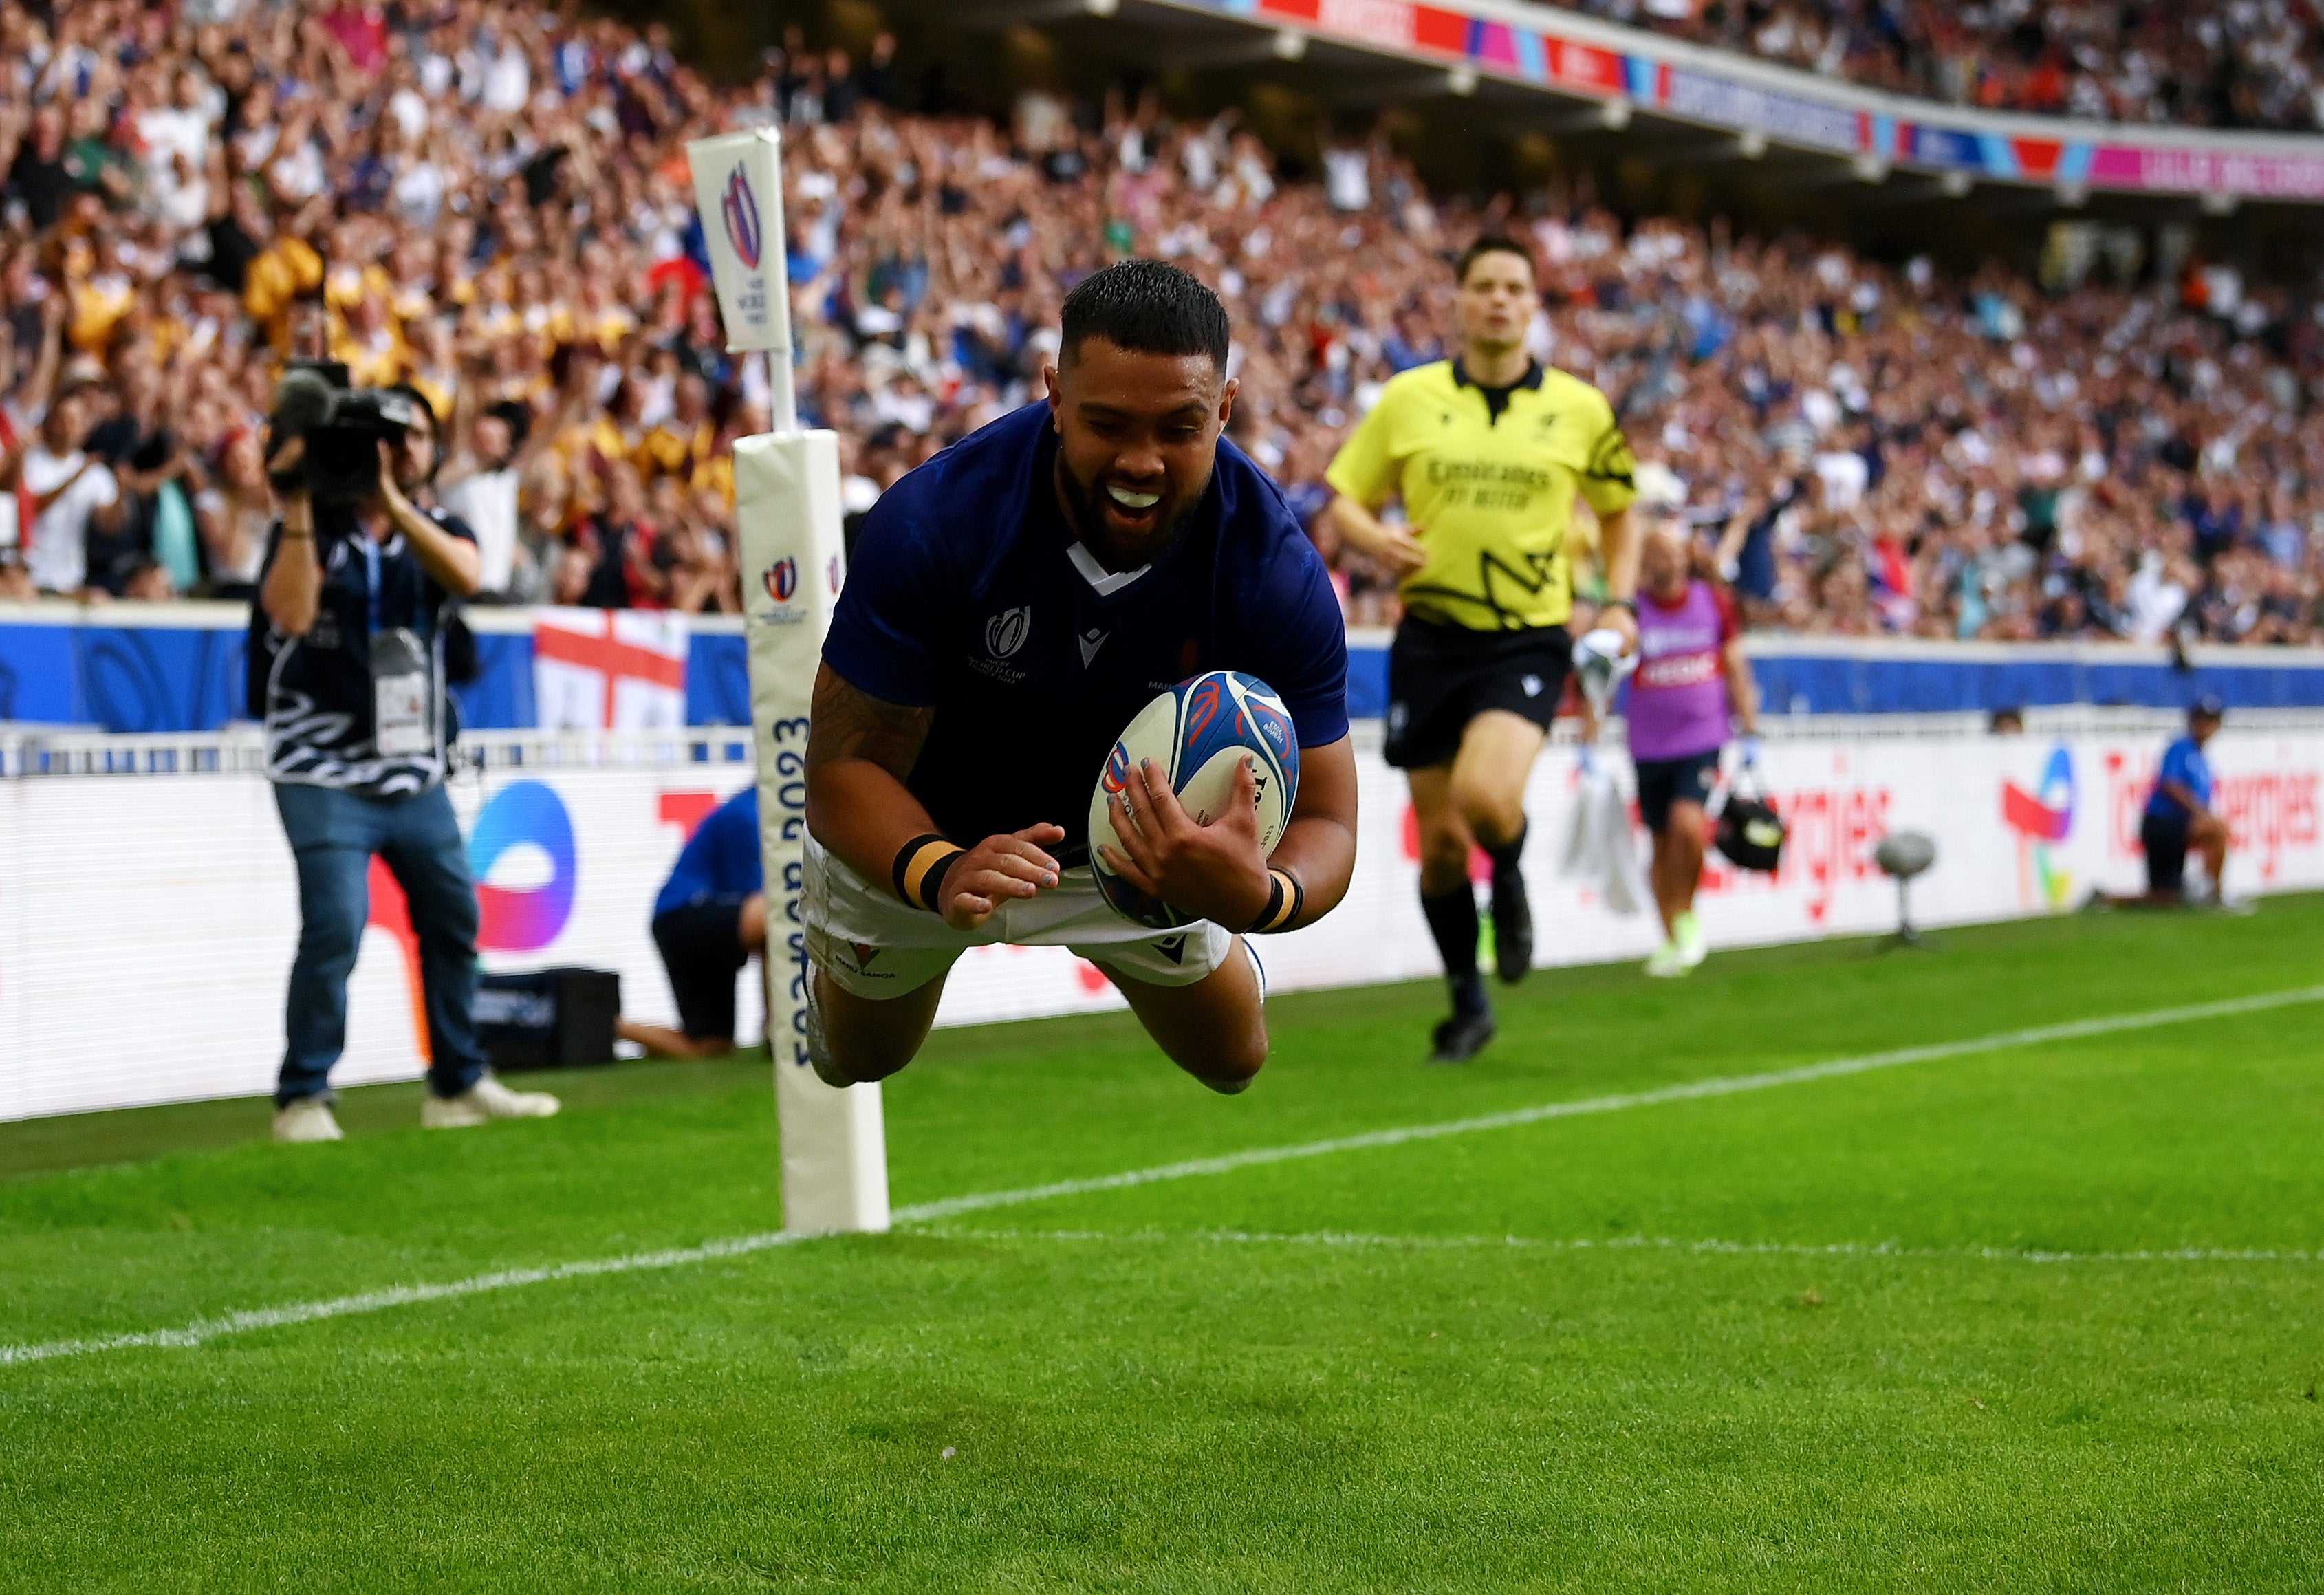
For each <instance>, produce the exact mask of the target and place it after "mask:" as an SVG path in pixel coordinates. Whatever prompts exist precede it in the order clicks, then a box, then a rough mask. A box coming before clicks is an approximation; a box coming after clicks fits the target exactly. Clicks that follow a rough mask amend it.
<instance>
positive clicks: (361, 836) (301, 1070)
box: [274, 782, 484, 1107]
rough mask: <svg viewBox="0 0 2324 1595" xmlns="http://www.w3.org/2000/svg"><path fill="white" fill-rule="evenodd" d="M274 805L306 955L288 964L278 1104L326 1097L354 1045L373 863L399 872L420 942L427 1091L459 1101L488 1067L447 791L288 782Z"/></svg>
mask: <svg viewBox="0 0 2324 1595" xmlns="http://www.w3.org/2000/svg"><path fill="white" fill-rule="evenodd" d="M274 807H276V809H278V810H279V811H280V812H281V816H282V830H283V834H285V835H287V836H289V837H290V839H291V853H292V855H293V856H294V857H295V858H296V859H297V860H298V863H299V955H298V957H297V958H296V959H295V960H293V961H292V963H291V993H290V1001H289V1011H288V1012H287V1013H286V1014H285V1015H284V1019H283V1030H284V1033H285V1035H286V1036H287V1037H288V1038H289V1043H290V1045H289V1046H287V1047H286V1048H285V1049H284V1051H283V1054H282V1077H281V1081H280V1082H279V1083H277V1084H276V1086H275V1088H274V1102H275V1105H276V1106H278V1107H281V1106H283V1105H286V1104H288V1103H291V1102H298V1101H299V1100H300V1099H301V1098H303V1097H311V1096H323V1095H326V1094H327V1093H328V1092H329V1090H330V1084H331V1065H333V1064H336V1063H337V1062H338V1061H339V1054H340V1053H342V1052H344V1051H346V1044H347V975H348V973H350V972H351V971H352V970H354V968H355V949H356V947H357V945H359V944H360V943H361V942H362V941H363V933H364V922H365V921H366V920H367V919H368V918H369V917H370V916H371V882H370V879H369V877H370V873H371V860H372V855H373V854H374V853H377V854H378V855H379V856H380V857H381V858H382V859H383V860H385V861H386V862H387V867H388V869H389V870H391V871H393V872H394V875H395V879H396V881H397V883H398V884H400V885H401V887H402V888H403V894H404V898H405V899H406V901H407V903H408V904H409V906H410V910H411V929H412V934H413V935H414V936H416V937H417V938H418V939H419V944H420V986H421V989H422V991H424V993H425V995H426V999H427V1008H428V1050H429V1056H430V1057H431V1058H432V1059H433V1062H432V1063H431V1064H430V1065H429V1070H428V1085H429V1090H431V1091H433V1092H434V1093H436V1094H437V1095H438V1096H446V1097H450V1096H458V1095H459V1094H460V1093H462V1092H464V1091H466V1090H467V1089H468V1088H469V1087H470V1086H472V1085H474V1084H475V1083H476V1082H477V1080H478V1079H480V1078H481V1077H482V1076H483V1074H484V1051H483V1049H482V1048H481V1047H479V1046H477V1045H476V1026H475V1013H474V1010H475V998H476V926H477V920H478V918H479V915H478V911H477V908H476V887H475V881H474V880H471V879H470V877H469V874H468V849H467V844H466V843H465V842H463V841H462V840H461V837H460V825H459V822H458V821H457V819H455V818H454V817H453V816H452V799H451V798H450V797H449V796H448V795H447V794H446V792H445V790H444V788H442V787H440V786H439V787H436V788H431V789H430V790H429V791H427V792H423V793H421V794H420V796H419V797H417V798H401V799H381V798H362V797H357V796H356V795H355V794H354V793H352V792H336V791H333V790H331V789H330V788H327V787H305V786H296V785H291V784H290V783H287V782H286V783H283V784H281V785H278V786H277V787H276V788H274Z"/></svg>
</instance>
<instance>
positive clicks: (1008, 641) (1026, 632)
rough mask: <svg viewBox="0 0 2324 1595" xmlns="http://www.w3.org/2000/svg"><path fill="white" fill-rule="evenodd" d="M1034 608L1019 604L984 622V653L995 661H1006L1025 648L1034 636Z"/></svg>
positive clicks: (1029, 605)
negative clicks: (1029, 637)
mask: <svg viewBox="0 0 2324 1595" xmlns="http://www.w3.org/2000/svg"><path fill="white" fill-rule="evenodd" d="M1032 631H1033V606H1032V605H1031V604H1019V605H1018V607H1016V608H1015V609H1004V610H1002V611H1001V613H999V614H996V615H994V616H993V617H992V618H991V620H989V621H987V622H984V651H985V652H987V653H989V654H991V656H992V657H993V658H994V659H1007V658H1009V657H1010V655H1012V654H1014V653H1015V652H1016V651H1017V650H1019V649H1020V648H1022V647H1024V646H1025V639H1026V638H1027V637H1028V636H1030V635H1031V634H1032Z"/></svg>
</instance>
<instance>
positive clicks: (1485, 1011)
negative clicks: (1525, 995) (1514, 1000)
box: [1428, 969, 1494, 1064]
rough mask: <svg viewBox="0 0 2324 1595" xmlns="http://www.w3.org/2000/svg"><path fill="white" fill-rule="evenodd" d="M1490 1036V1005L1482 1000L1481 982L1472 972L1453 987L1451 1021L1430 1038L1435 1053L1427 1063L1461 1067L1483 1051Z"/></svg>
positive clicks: (1490, 1038)
mask: <svg viewBox="0 0 2324 1595" xmlns="http://www.w3.org/2000/svg"><path fill="white" fill-rule="evenodd" d="M1493 1036H1494V1027H1493V1005H1492V1004H1491V1003H1490V1002H1489V1001H1487V1000H1486V999H1485V982H1483V981H1482V980H1480V979H1479V978H1478V975H1477V972H1476V971H1475V970H1473V969H1472V970H1471V971H1470V972H1469V973H1468V974H1467V975H1466V976H1465V977H1463V978H1462V979H1461V980H1459V981H1457V982H1454V984H1453V991H1452V1018H1451V1019H1446V1020H1444V1021H1443V1023H1441V1024H1439V1025H1438V1026H1437V1027H1436V1028H1435V1030H1434V1032H1433V1033H1432V1034H1431V1035H1430V1037H1429V1039H1430V1040H1432V1041H1434V1043H1435V1050H1434V1051H1433V1052H1431V1053H1430V1054H1429V1055H1428V1061H1429V1062H1430V1063H1432V1064H1465V1063H1467V1062H1468V1061H1469V1060H1470V1059H1471V1058H1472V1057H1475V1056H1477V1055H1478V1054H1479V1053H1480V1052H1482V1051H1484V1050H1485V1047H1486V1045H1487V1044H1488V1043H1489V1042H1490V1041H1491V1040H1492V1038H1493Z"/></svg>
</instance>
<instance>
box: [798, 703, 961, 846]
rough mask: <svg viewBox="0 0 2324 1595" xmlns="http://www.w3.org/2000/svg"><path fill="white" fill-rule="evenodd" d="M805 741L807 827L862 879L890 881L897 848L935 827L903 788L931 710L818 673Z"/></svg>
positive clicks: (932, 714) (931, 717)
mask: <svg viewBox="0 0 2324 1595" xmlns="http://www.w3.org/2000/svg"><path fill="white" fill-rule="evenodd" d="M813 715H814V718H813V721H812V722H811V724H809V726H808V728H807V830H808V831H809V832H810V833H811V834H813V835H814V837H815V839H816V841H817V842H820V843H822V844H823V845H824V846H825V847H827V848H829V849H830V850H831V851H832V852H833V853H837V854H838V855H839V856H840V857H841V858H843V859H844V860H846V861H847V862H848V863H849V864H851V865H853V867H854V869H855V871H856V872H857V873H858V874H860V875H862V877H863V878H864V879H865V880H887V879H888V873H889V865H890V862H891V861H893V859H894V858H895V856H896V853H897V850H898V849H899V848H901V847H902V846H903V845H904V844H906V843H907V842H909V841H910V840H911V839H912V838H913V837H915V836H923V835H926V834H928V833H929V832H931V831H934V830H935V829H936V825H935V822H933V821H932V820H930V819H929V818H928V811H927V809H926V808H925V807H921V804H920V800H919V799H918V798H915V797H913V796H912V794H911V793H910V792H909V791H908V789H906V788H905V786H904V779H905V778H906V777H907V776H908V775H910V774H911V773H912V765H913V764H914V762H915V761H918V758H919V756H920V747H921V744H923V743H924V742H927V738H928V725H929V724H930V722H932V721H933V720H934V719H935V717H936V711H935V710H934V709H915V708H911V707H908V706H907V705H902V704H891V703H887V702H885V701H883V700H881V699H880V698H876V697H873V696H871V694H870V693H867V692H863V691H861V690H859V689H858V688H856V687H853V685H851V684H850V683H849V682H848V681H847V679H846V678H844V677H842V676H840V675H839V674H837V673H836V672H835V671H834V670H833V669H832V668H831V667H830V666H828V665H824V666H820V667H818V668H817V669H816V676H815V699H814V706H813Z"/></svg>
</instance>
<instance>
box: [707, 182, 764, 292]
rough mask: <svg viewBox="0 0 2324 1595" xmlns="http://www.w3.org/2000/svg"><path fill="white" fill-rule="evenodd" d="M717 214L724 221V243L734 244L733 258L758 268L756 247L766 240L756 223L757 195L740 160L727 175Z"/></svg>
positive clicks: (757, 250) (757, 222) (758, 224)
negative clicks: (724, 190)
mask: <svg viewBox="0 0 2324 1595" xmlns="http://www.w3.org/2000/svg"><path fill="white" fill-rule="evenodd" d="M718 216H719V219H720V220H722V221H724V223H725V224H726V242H727V243H728V244H732V245H733V250H734V255H735V258H736V259H738V260H740V261H741V262H742V264H743V265H744V266H746V267H748V268H749V269H750V270H752V271H753V272H755V271H757V270H758V269H759V249H760V246H761V244H763V243H765V241H766V240H765V235H764V231H763V229H762V228H761V226H760V223H759V197H758V196H757V195H756V194H754V193H752V191H751V179H750V176H749V174H748V173H746V172H745V171H743V170H742V162H741V161H736V162H735V163H734V170H733V171H730V172H728V173H727V174H726V192H725V195H724V198H721V199H720V200H719V202H718Z"/></svg>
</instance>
